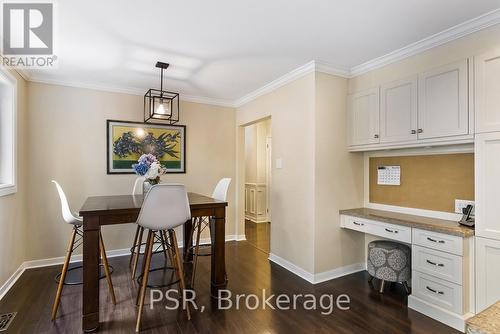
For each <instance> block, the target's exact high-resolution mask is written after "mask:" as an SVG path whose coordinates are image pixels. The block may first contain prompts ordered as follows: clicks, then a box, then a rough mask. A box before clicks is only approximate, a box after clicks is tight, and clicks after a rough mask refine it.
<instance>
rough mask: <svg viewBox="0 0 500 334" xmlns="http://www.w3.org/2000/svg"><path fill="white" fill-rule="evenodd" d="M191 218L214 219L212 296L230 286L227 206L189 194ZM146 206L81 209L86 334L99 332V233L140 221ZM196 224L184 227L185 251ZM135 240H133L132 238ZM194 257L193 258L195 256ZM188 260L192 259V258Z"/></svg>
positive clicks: (120, 202) (137, 199)
mask: <svg viewBox="0 0 500 334" xmlns="http://www.w3.org/2000/svg"><path fill="white" fill-rule="evenodd" d="M188 198H189V205H190V207H191V216H192V217H193V218H194V217H207V216H209V217H213V218H214V220H213V223H212V225H211V226H210V234H211V235H210V236H211V238H212V256H211V259H212V264H211V295H212V297H217V295H218V291H219V290H220V289H224V288H225V287H226V285H227V278H226V264H225V251H224V242H225V222H226V206H227V202H224V201H219V200H216V199H214V198H211V197H207V196H204V195H200V194H196V193H188ZM142 202H143V196H142V195H135V196H133V195H118V196H94V197H89V198H87V200H86V201H85V203H84V204H83V206H82V208H81V209H80V216H81V217H83V314H82V327H83V330H84V331H85V332H92V331H96V330H98V328H99V263H100V255H99V233H100V230H101V226H103V225H116V224H129V223H134V222H135V221H136V220H137V217H138V215H139V211H140V209H141V206H142ZM191 229H192V222H191V221H188V222H186V223H185V224H184V238H183V239H184V249H187V247H189V245H187V243H188V242H189V241H188V239H189V238H186V236H187V235H190V234H191ZM131 238H132V236H131ZM191 256H192V255H191ZM188 260H190V258H189V257H188Z"/></svg>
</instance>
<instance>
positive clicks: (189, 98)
mask: <svg viewBox="0 0 500 334" xmlns="http://www.w3.org/2000/svg"><path fill="white" fill-rule="evenodd" d="M23 72H25V71H23ZM18 73H19V70H18ZM25 73H26V72H25ZM19 74H20V75H21V76H22V77H23V78H25V80H27V81H30V82H35V83H43V84H49V85H58V86H66V87H74V88H84V89H92V90H98V91H104V92H111V93H120V94H129V95H139V96H144V94H145V90H144V89H141V88H136V87H124V86H113V85H99V84H93V83H88V82H80V81H69V80H53V79H43V78H36V77H29V76H27V78H28V79H26V77H25V76H24V75H23V74H21V73H19ZM179 97H180V100H181V101H186V102H194V103H202V104H210V105H216V106H221V107H234V103H233V102H232V101H228V100H222V99H214V98H209V97H203V96H193V95H183V94H179Z"/></svg>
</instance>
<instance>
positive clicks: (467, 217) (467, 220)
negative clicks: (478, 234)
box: [459, 204, 475, 227]
mask: <svg viewBox="0 0 500 334" xmlns="http://www.w3.org/2000/svg"><path fill="white" fill-rule="evenodd" d="M473 208H474V206H472V205H470V204H469V205H467V206H466V207H465V208H463V209H462V219H460V221H459V223H460V224H462V225H465V226H469V227H473V226H474V224H475V221H474V217H472V215H471V214H472V209H473Z"/></svg>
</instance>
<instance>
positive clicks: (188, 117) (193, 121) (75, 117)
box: [25, 83, 236, 260]
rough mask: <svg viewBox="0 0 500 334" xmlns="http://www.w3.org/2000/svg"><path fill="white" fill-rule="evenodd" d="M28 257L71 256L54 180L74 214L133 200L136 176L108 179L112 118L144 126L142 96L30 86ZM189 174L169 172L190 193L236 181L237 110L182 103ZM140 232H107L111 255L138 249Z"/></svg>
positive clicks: (231, 215)
mask: <svg viewBox="0 0 500 334" xmlns="http://www.w3.org/2000/svg"><path fill="white" fill-rule="evenodd" d="M29 90H30V99H29V114H30V116H29V121H28V128H29V133H30V137H29V148H30V169H29V173H28V174H27V177H28V182H29V184H30V194H29V199H28V209H29V217H28V218H29V219H28V227H29V237H30V241H29V243H28V244H27V245H25V247H26V248H27V259H28V260H33V259H43V258H50V257H58V256H62V255H64V250H65V246H66V243H67V240H68V237H69V232H70V227H69V226H67V225H66V224H65V223H63V220H62V217H61V213H60V205H59V200H58V197H57V193H56V190H55V188H54V186H53V185H52V184H51V183H50V180H52V179H55V180H57V181H59V182H60V183H61V185H62V186H63V188H64V190H65V191H66V194H67V196H68V199H69V202H70V205H71V207H72V209H73V210H74V211H78V209H79V208H80V206H81V205H82V203H83V201H84V200H85V198H86V197H87V196H92V195H111V194H128V193H130V192H131V190H132V186H133V182H134V179H135V175H106V120H107V119H115V120H128V121H141V120H142V110H143V99H142V97H141V96H135V95H126V94H119V93H109V92H102V91H95V90H89V89H81V88H70V87H63V86H57V85H46V84H38V83H30V84H29ZM180 117H181V122H180V123H181V124H185V125H186V126H187V128H186V144H187V157H186V158H187V160H186V164H187V173H186V174H168V175H166V176H164V177H163V179H164V181H167V182H182V183H184V184H186V186H187V189H188V191H193V192H198V193H203V194H208V195H210V194H211V193H212V190H213V188H214V186H215V184H216V183H217V181H218V180H219V179H220V178H222V177H231V178H233V179H234V177H235V146H234V145H235V141H236V140H235V132H234V123H235V113H234V109H231V108H222V107H216V106H209V105H203V104H197V103H189V102H181V116H180ZM234 193H235V187H234V185H232V186H231V187H230V191H229V195H228V196H229V197H228V199H229V200H228V201H229V207H228V211H227V218H228V219H227V224H226V233H227V234H234V221H235V205H234ZM134 229H135V227H134V226H133V225H132V224H130V225H120V226H109V227H104V228H103V234H104V240H105V242H106V246H107V249H108V250H112V249H123V248H127V247H130V243H131V241H132V238H133V234H134V231H135V230H134Z"/></svg>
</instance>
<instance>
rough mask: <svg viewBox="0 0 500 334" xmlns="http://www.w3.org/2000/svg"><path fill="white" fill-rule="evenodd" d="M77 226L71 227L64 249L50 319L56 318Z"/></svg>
mask: <svg viewBox="0 0 500 334" xmlns="http://www.w3.org/2000/svg"><path fill="white" fill-rule="evenodd" d="M76 229H77V227H73V231H72V232H71V236H70V238H69V243H68V249H67V250H66V258H65V259H64V265H63V268H62V271H61V277H60V278H59V284H58V286H57V292H56V298H55V300H54V305H53V306H52V320H55V319H56V315H57V309H58V308H59V303H60V302H61V295H62V291H63V287H64V280H65V279H66V273H67V272H68V266H69V261H70V260H71V254H72V253H73V246H74V243H75V237H76Z"/></svg>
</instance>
